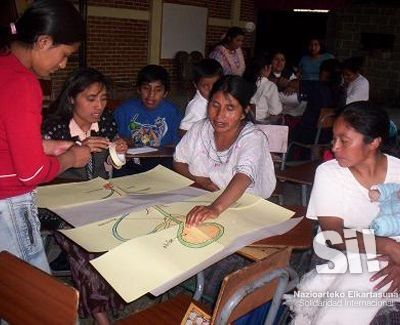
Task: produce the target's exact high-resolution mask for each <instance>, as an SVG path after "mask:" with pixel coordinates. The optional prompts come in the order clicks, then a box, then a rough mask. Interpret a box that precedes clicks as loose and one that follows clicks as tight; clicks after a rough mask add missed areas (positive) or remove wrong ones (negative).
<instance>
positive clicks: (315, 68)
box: [299, 37, 334, 81]
mask: <svg viewBox="0 0 400 325" xmlns="http://www.w3.org/2000/svg"><path fill="white" fill-rule="evenodd" d="M333 58H334V56H333V55H332V54H330V53H326V52H324V51H323V48H322V44H321V41H320V40H319V39H318V38H315V37H313V38H310V40H309V42H308V54H306V55H304V56H303V57H302V58H301V60H300V62H299V69H300V78H301V80H303V81H318V80H319V68H320V65H321V63H322V62H323V61H325V60H328V59H333Z"/></svg>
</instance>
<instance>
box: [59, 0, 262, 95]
mask: <svg viewBox="0 0 400 325" xmlns="http://www.w3.org/2000/svg"><path fill="white" fill-rule="evenodd" d="M164 2H168V3H175V4H182V5H193V6H200V7H206V8H208V16H209V18H219V19H228V20H230V19H231V15H232V1H231V0H218V1H206V0H165V1H164ZM151 3H152V1H151V0H88V5H89V6H100V7H112V8H122V9H135V10H144V11H149V10H150V9H151ZM240 17H241V19H242V20H245V21H250V20H251V21H254V22H255V19H256V18H255V17H256V11H255V6H254V1H253V0H242V3H241V15H240ZM150 19H151V18H150ZM150 23H151V22H150V21H146V20H134V19H122V18H108V17H92V16H89V17H88V30H87V32H88V38H87V47H86V48H87V65H88V66H90V67H93V68H96V69H98V70H100V71H101V72H103V73H105V74H106V75H107V76H109V77H111V78H112V79H113V81H114V87H115V92H114V96H116V97H123V98H125V97H129V96H131V93H132V92H133V91H134V89H133V84H134V81H135V80H136V76H137V72H138V71H139V70H140V69H141V68H142V67H143V66H145V65H146V64H147V62H148V61H147V60H148V48H149V44H148V36H149V30H150ZM226 29H227V27H221V26H213V25H208V27H207V34H206V51H207V50H209V48H210V47H211V46H213V45H215V44H216V43H217V42H218V41H219V40H220V39H221V36H222V35H223V33H224V32H225V31H226ZM253 44H254V36H253V35H251V36H250V35H246V38H245V45H244V47H246V48H252V47H253ZM160 64H161V65H163V66H164V67H165V68H166V69H167V70H168V71H169V73H170V75H171V83H172V86H173V88H176V86H177V77H176V76H177V72H176V68H175V65H174V62H173V60H167V59H162V60H161V62H160ZM77 67H78V61H77V57H73V58H72V59H71V63H70V64H68V68H67V69H66V70H64V71H60V72H57V73H56V74H55V75H54V76H53V78H52V81H53V97H55V96H56V95H57V94H58V93H59V90H60V87H61V85H62V82H63V81H64V80H65V78H66V76H67V75H68V73H70V72H71V71H72V70H73V69H75V68H77ZM173 90H175V89H173Z"/></svg>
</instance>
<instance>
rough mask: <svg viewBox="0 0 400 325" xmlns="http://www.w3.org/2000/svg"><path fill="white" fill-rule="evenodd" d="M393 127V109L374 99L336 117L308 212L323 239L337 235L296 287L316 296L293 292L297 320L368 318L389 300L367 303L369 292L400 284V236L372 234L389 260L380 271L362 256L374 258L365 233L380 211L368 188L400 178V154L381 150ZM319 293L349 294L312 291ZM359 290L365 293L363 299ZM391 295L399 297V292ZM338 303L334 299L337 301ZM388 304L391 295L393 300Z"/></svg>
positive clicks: (318, 245) (343, 321) (378, 250)
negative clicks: (315, 267) (320, 260)
mask: <svg viewBox="0 0 400 325" xmlns="http://www.w3.org/2000/svg"><path fill="white" fill-rule="evenodd" d="M388 133H389V118H388V116H387V113H386V112H385V111H384V110H382V109H379V108H376V107H372V106H371V105H370V104H369V103H368V102H355V103H353V104H350V105H347V106H346V107H345V108H344V110H343V111H342V113H341V114H340V115H339V117H338V118H337V119H336V121H335V123H334V127H333V147H332V149H333V152H334V154H335V158H336V159H334V160H330V161H328V162H326V163H324V164H322V165H321V166H319V167H318V169H317V171H316V175H315V181H314V186H313V189H312V192H311V198H310V202H309V205H308V210H307V217H308V218H310V219H315V220H318V222H319V225H320V227H321V230H322V231H324V236H326V237H325V239H324V238H323V237H321V242H324V241H325V240H328V241H329V240H330V241H332V243H331V244H326V245H330V247H331V248H330V249H328V247H326V246H325V245H324V246H323V247H324V248H325V250H324V252H325V253H324V254H323V256H322V255H321V254H320V257H321V258H327V255H326V252H327V250H329V252H330V253H332V254H331V258H329V259H330V260H331V261H332V262H333V264H332V262H330V263H327V264H323V265H319V266H318V270H312V271H311V272H309V273H308V274H307V275H306V276H305V278H304V279H303V280H302V281H301V282H300V284H299V286H298V289H299V290H300V291H302V292H308V293H310V292H311V295H309V297H311V298H312V301H310V300H311V298H308V300H309V301H308V304H307V306H309V307H307V308H305V305H304V303H305V300H304V298H300V300H298V299H294V303H293V305H292V308H293V309H294V311H295V316H296V318H295V320H294V321H295V322H296V324H370V322H371V320H372V319H373V318H374V316H375V314H376V312H377V311H378V310H379V308H380V306H383V305H385V304H384V303H385V301H380V300H381V299H383V298H377V296H375V298H374V297H373V296H372V298H370V299H371V300H370V301H367V303H366V304H365V302H366V300H363V299H365V298H366V297H367V295H373V294H383V292H385V291H390V292H392V291H398V290H399V289H400V243H397V242H396V241H395V240H393V239H390V238H386V237H374V236H369V238H370V240H371V241H375V245H376V253H378V254H382V256H381V257H382V259H386V260H387V262H386V263H384V264H383V265H382V264H381V266H380V267H379V264H378V269H380V271H378V272H376V269H375V270H371V269H370V265H368V267H367V263H364V262H366V261H367V259H368V258H369V257H367V255H366V254H365V253H366V251H368V249H367V248H366V242H365V238H367V237H368V236H367V237H364V236H363V235H362V233H361V230H362V229H368V228H369V226H370V224H371V221H372V220H373V219H374V218H375V217H376V215H377V214H378V211H379V203H378V202H371V201H370V199H369V196H368V190H369V189H370V188H371V187H372V186H374V185H376V184H381V183H399V182H400V160H399V159H397V158H395V157H392V156H390V155H387V154H384V153H383V152H382V151H381V149H382V146H383V145H384V144H385V142H386V140H387V137H388ZM328 231H329V232H328ZM330 235H331V236H330ZM332 236H333V237H332ZM350 239H351V241H350ZM333 241H334V242H333ZM323 244H325V243H320V241H314V249H315V251H317V248H319V249H318V251H319V252H322V251H323V250H322V248H321V247H322V245H323ZM375 245H373V246H374V247H375ZM371 246H372V245H371ZM335 250H336V251H335ZM341 251H347V252H345V254H346V253H347V254H350V255H347V256H349V259H350V261H349V262H352V263H350V264H352V265H353V267H350V270H349V269H348V267H349V265H348V263H347V262H348V261H347V258H346V257H345V255H344V253H342V252H341ZM374 251H375V249H374ZM359 253H360V254H359ZM360 259H361V260H360ZM354 263H355V264H356V267H354ZM358 263H360V264H358ZM369 263H370V262H368V264H369ZM332 265H334V266H335V270H332ZM358 266H359V269H358ZM382 266H383V267H382ZM355 269H358V270H355ZM352 271H353V272H352ZM324 272H325V273H324ZM327 273H329V274H327ZM375 291H377V292H375ZM321 292H322V293H327V292H331V293H335V292H336V293H340V294H341V295H343V296H340V298H339V297H336V296H335V298H332V297H331V296H322V295H316V296H314V295H313V293H321ZM352 293H355V295H352ZM358 293H360V294H366V295H364V296H363V297H364V298H362V297H358V298H357V294H358ZM345 299H347V302H348V304H346V302H345ZM366 299H367V300H368V299H369V298H366ZM377 299H379V300H377ZM393 300H395V301H399V298H398V296H395V298H393ZM332 302H333V303H335V304H334V305H333V307H332ZM379 302H381V304H380V303H379ZM390 303H392V301H387V304H389V305H390ZM338 306H339V307H338ZM338 310H340V318H339V319H338ZM385 323H387V324H390V323H392V322H390V321H389V322H385ZM394 323H395V322H394Z"/></svg>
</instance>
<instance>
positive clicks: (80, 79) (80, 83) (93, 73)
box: [44, 68, 111, 123]
mask: <svg viewBox="0 0 400 325" xmlns="http://www.w3.org/2000/svg"><path fill="white" fill-rule="evenodd" d="M93 84H99V85H100V86H101V87H102V88H105V89H106V90H107V91H109V90H110V87H111V81H110V80H109V79H108V78H107V77H105V76H104V75H103V74H102V73H101V72H100V71H98V70H96V69H93V68H81V69H77V70H75V71H74V72H72V73H71V74H70V75H69V77H68V78H67V80H65V82H64V84H63V87H62V89H61V92H60V94H59V95H58V97H57V99H56V100H55V101H54V102H53V103H52V104H51V105H50V107H49V111H48V114H46V118H45V122H44V123H47V122H48V121H50V120H52V121H53V120H57V121H63V122H65V123H68V122H69V121H70V120H71V119H72V116H73V112H74V105H73V104H72V101H71V99H74V98H76V96H78V95H79V94H80V93H81V92H82V91H84V90H85V89H86V88H87V87H89V86H90V85H93Z"/></svg>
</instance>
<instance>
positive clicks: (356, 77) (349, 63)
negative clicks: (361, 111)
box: [342, 57, 369, 105]
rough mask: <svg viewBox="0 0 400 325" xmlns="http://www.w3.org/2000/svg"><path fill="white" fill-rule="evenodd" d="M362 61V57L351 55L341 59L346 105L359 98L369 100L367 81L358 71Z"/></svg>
mask: <svg viewBox="0 0 400 325" xmlns="http://www.w3.org/2000/svg"><path fill="white" fill-rule="evenodd" d="M363 63H364V59H363V58H362V57H352V58H349V59H347V60H344V61H343V64H342V69H343V81H344V86H345V88H346V94H345V97H346V105H347V104H350V103H353V102H357V101H360V100H369V82H368V80H367V79H366V78H365V77H364V76H363V75H362V74H361V73H360V70H361V67H362V65H363Z"/></svg>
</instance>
